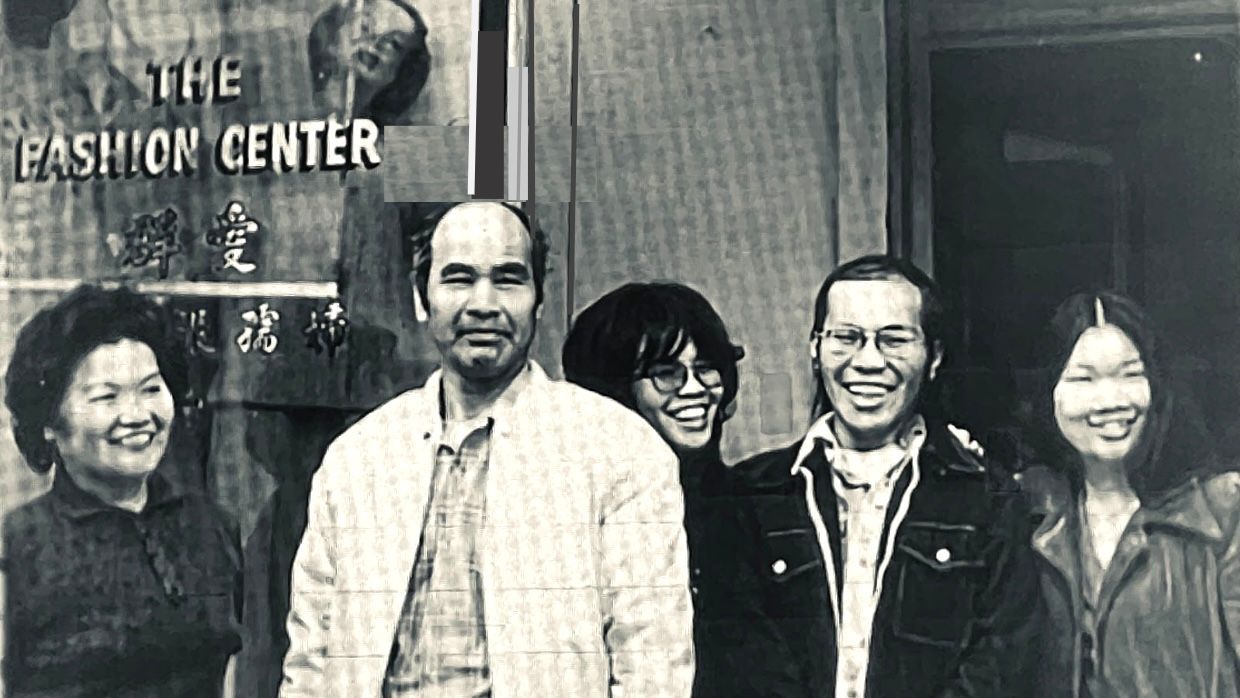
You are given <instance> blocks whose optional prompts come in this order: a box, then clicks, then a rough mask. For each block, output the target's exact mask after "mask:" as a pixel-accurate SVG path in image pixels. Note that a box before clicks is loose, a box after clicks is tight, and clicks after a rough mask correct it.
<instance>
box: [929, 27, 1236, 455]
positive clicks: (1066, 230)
mask: <svg viewBox="0 0 1240 698" xmlns="http://www.w3.org/2000/svg"><path fill="white" fill-rule="evenodd" d="M1237 46H1238V42H1237V40H1236V39H1235V37H1232V36H1211V37H1208V38H1170V39H1168V38H1160V39H1139V40H1126V41H1119V42H1108V43H1094V44H1080V45H1069V46H1041V47H1019V48H1010V47H1006V48H989V49H956V50H944V51H939V52H936V53H934V54H932V56H931V81H932V83H931V84H932V94H933V107H932V138H933V151H934V170H933V174H934V180H933V198H934V212H935V213H934V234H933V249H934V269H935V275H936V277H937V278H938V280H939V281H940V283H941V284H942V285H943V287H944V289H945V292H946V293H947V295H948V300H949V302H950V304H951V307H952V309H953V310H954V313H955V317H956V318H957V326H956V327H955V330H956V333H955V334H956V339H957V340H958V341H957V343H956V345H955V347H954V349H955V352H954V357H952V358H953V359H954V360H952V362H951V367H950V369H949V370H948V371H946V372H945V376H944V378H945V380H944V382H945V389H946V394H947V397H948V401H949V409H950V410H951V412H950V413H951V414H952V415H953V417H954V418H958V419H959V420H961V422H963V423H965V424H967V425H969V426H970V427H971V428H972V429H974V430H975V433H979V432H980V433H984V434H987V436H988V440H989V441H990V442H992V443H998V444H1000V451H1001V452H1002V453H1003V454H1004V455H1005V456H1007V457H1012V458H1015V457H1016V456H1015V454H1016V453H1017V452H1018V451H1019V449H1018V448H1017V445H1018V443H1019V440H1020V433H1021V425H1022V424H1024V423H1027V421H1026V420H1027V419H1028V417H1029V413H1030V410H1031V404H1030V403H1031V400H1030V399H1029V397H1030V395H1031V391H1032V390H1033V384H1032V383H1033V381H1032V379H1033V377H1034V374H1033V373H1032V371H1031V369H1033V368H1034V367H1035V366H1036V365H1037V363H1038V353H1037V352H1038V346H1039V341H1040V339H1041V336H1042V328H1043V327H1044V326H1045V323H1046V321H1047V320H1048V319H1049V316H1050V313H1051V312H1052V311H1053V309H1054V307H1055V306H1056V305H1057V304H1058V303H1059V302H1060V301H1061V300H1063V299H1064V298H1066V297H1067V296H1068V295H1070V294H1071V293H1074V292H1077V291H1085V290H1090V289H1097V288H1111V289H1114V290H1117V291H1120V292H1122V293H1126V294H1128V295H1130V296H1132V297H1133V298H1134V299H1135V300H1137V301H1138V302H1139V303H1141V304H1142V305H1144V306H1145V308H1146V309H1147V310H1148V311H1149V312H1150V314H1151V315H1152V316H1153V318H1154V320H1155V322H1156V323H1157V324H1158V325H1159V326H1160V328H1161V330H1162V331H1163V334H1164V335H1165V336H1166V338H1167V339H1168V340H1169V348H1170V350H1171V351H1170V352H1169V356H1170V358H1171V359H1172V364H1173V367H1174V370H1175V373H1176V374H1177V378H1179V379H1180V380H1181V381H1182V382H1183V383H1184V384H1185V385H1187V386H1188V388H1189V393H1190V402H1193V403H1195V404H1196V405H1197V406H1199V408H1200V412H1201V415H1202V417H1201V418H1202V420H1203V422H1204V423H1205V426H1206V427H1207V429H1208V430H1209V431H1210V432H1211V433H1212V434H1213V437H1214V438H1215V439H1216V440H1218V442H1219V443H1221V444H1222V446H1223V449H1224V451H1226V452H1229V453H1232V454H1234V453H1236V452H1237V451H1240V448H1237V446H1240V419H1237V418H1235V417H1233V415H1237V414H1240V370H1238V369H1237V368H1234V367H1236V366H1240V362H1237V360H1236V358H1235V357H1237V356H1240V273H1237V270H1240V234H1238V231H1237V230H1236V227H1237V224H1238V222H1240V158H1238V157H1237V155H1238V152H1240V149H1238V147H1237V146H1238V143H1240V138H1238V137H1237V127H1238V126H1240V100H1238V99H1237V55H1238V50H1237ZM1016 467H1020V465H1019V464H1016Z"/></svg>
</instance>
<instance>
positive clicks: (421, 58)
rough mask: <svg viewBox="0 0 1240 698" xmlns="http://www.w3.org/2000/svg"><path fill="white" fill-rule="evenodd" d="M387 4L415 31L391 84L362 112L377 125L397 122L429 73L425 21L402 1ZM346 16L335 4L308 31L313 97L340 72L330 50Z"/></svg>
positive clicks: (340, 7)
mask: <svg viewBox="0 0 1240 698" xmlns="http://www.w3.org/2000/svg"><path fill="white" fill-rule="evenodd" d="M387 1H388V2H391V3H392V4H393V5H396V6H397V7H399V8H400V9H402V10H404V11H405V13H406V14H408V15H409V16H410V17H412V18H413V21H414V24H415V25H416V26H417V29H416V30H415V32H414V33H415V35H414V43H413V45H412V46H410V47H409V50H408V52H407V53H406V54H405V57H404V58H403V59H402V60H401V62H400V65H399V66H398V67H397V69H396V77H395V78H394V79H393V80H392V82H391V84H389V85H387V86H385V87H384V88H383V89H381V90H379V92H378V93H376V94H375V96H374V98H373V99H372V100H371V101H370V104H369V105H366V108H365V110H364V111H363V113H362V115H363V116H365V117H367V118H370V119H373V120H374V121H375V123H377V124H378V125H380V126H383V125H386V124H394V123H398V121H399V119H400V118H401V116H403V115H404V113H405V112H406V111H408V110H409V108H410V107H412V106H413V103H414V102H415V101H417V99H418V95H420V94H421V93H422V88H423V87H425V86H426V80H427V78H428V77H429V76H430V70H431V53H430V49H428V48H427V46H426V35H427V28H426V22H424V21H422V15H420V14H418V11H417V10H416V9H414V7H413V6H412V5H410V4H408V3H406V2H403V0H387ZM348 14H349V13H348V7H347V5H346V4H345V3H344V2H341V3H338V4H336V5H334V6H333V7H332V8H331V9H329V10H327V11H326V12H324V13H323V14H321V15H319V17H318V19H316V20H315V21H314V26H312V27H311V29H310V39H309V53H310V78H311V85H312V86H313V88H314V92H315V93H316V94H317V93H321V92H322V91H323V90H325V89H327V85H328V83H329V82H330V80H331V76H332V75H333V74H335V73H336V71H337V70H339V69H340V68H339V65H338V63H337V59H336V57H335V55H334V53H333V52H332V50H331V48H332V47H333V46H334V45H335V44H336V42H337V40H338V39H339V37H340V30H341V28H342V27H343V26H344V23H345V22H346V21H347V20H348Z"/></svg>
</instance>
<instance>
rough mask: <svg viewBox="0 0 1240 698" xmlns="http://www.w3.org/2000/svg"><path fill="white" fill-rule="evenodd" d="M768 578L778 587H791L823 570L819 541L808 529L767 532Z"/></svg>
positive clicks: (765, 535) (766, 556) (765, 534)
mask: <svg viewBox="0 0 1240 698" xmlns="http://www.w3.org/2000/svg"><path fill="white" fill-rule="evenodd" d="M763 535H764V538H765V539H766V555H765V558H766V559H765V560H764V562H766V575H767V578H768V579H769V580H770V581H772V582H774V583H776V584H790V583H793V582H795V581H798V580H800V579H802V578H804V577H807V576H808V577H813V575H812V574H811V573H812V572H813V571H814V570H820V572H819V573H820V574H821V570H822V568H823V564H822V551H821V550H820V549H819V547H818V538H817V536H815V535H814V532H813V530H812V529H809V528H788V529H782V530H775V531H766V532H765V533H764V534H763Z"/></svg>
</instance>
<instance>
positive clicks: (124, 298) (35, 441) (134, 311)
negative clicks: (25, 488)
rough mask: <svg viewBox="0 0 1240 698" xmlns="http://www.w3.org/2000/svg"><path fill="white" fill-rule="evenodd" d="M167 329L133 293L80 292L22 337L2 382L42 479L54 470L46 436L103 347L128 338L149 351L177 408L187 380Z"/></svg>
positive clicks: (157, 311) (162, 316)
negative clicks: (90, 358) (72, 385)
mask: <svg viewBox="0 0 1240 698" xmlns="http://www.w3.org/2000/svg"><path fill="white" fill-rule="evenodd" d="M170 327H171V324H170V323H169V321H168V315H167V314H166V313H165V312H164V309H163V308H161V307H160V306H159V305H157V304H156V303H155V302H154V301H152V300H150V299H149V298H147V297H145V296H142V295H139V294H137V293H135V292H133V291H130V290H128V289H118V290H114V291H108V290H103V289H101V288H99V287H97V286H89V285H83V286H79V287H77V288H76V289H74V290H73V291H72V292H70V293H69V294H68V295H67V296H65V297H64V298H63V299H61V300H60V302H58V303H56V304H55V305H53V306H51V307H48V308H44V309H43V310H40V311H39V312H38V313H36V314H35V316H34V317H33V318H31V319H30V321H29V322H27V323H26V324H25V325H24V326H23V327H22V329H21V331H20V332H19V333H18V335H17V344H16V346H15V347H14V349H13V357H12V358H11V359H10V360H9V367H8V371H7V373H6V374H5V377H4V387H5V395H4V402H5V405H6V406H7V407H8V408H9V413H10V415H11V417H12V422H13V437H14V439H15V440H16V441H17V448H18V449H19V450H20V451H21V454H22V456H23V457H24V458H25V459H26V464H27V465H28V466H29V467H30V468H31V469H32V470H34V471H35V472H38V473H45V472H47V471H48V470H49V469H50V468H51V467H52V465H53V463H54V462H55V455H56V454H55V448H54V447H53V446H52V445H51V444H49V443H48V442H47V441H46V440H44V438H43V430H44V428H45V427H48V426H51V425H52V424H53V423H55V421H56V419H57V415H58V414H59V412H60V404H61V401H62V400H63V398H64V395H65V390H66V389H67V388H68V386H69V382H70V381H71V380H72V379H73V373H74V372H75V371H76V370H77V367H78V364H79V363H80V362H81V360H82V359H83V358H85V357H86V355H87V354H89V353H91V352H92V351H94V350H95V349H96V348H98V347H100V346H103V345H106V344H114V343H116V342H119V341H121V340H122V339H131V340H134V341H137V342H142V343H143V344H145V345H147V346H148V347H150V348H151V351H152V352H154V354H155V359H156V360H157V361H158V363H159V371H160V373H161V374H162V376H163V379H164V382H165V383H166V384H167V385H168V389H169V391H170V392H171V393H172V396H173V399H174V400H176V401H177V403H178V404H180V403H181V402H182V401H183V398H184V396H185V391H186V387H187V382H188V373H187V370H186V363H185V355H184V353H183V352H181V351H179V347H178V346H177V345H176V344H175V340H174V339H173V337H172V336H171V333H170V330H169V328H170Z"/></svg>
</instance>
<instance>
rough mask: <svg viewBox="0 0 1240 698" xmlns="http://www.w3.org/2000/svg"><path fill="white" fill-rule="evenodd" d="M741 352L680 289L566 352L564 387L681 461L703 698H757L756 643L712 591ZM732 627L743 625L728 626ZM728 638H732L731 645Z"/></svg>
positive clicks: (627, 310) (647, 291)
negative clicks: (583, 393)
mask: <svg viewBox="0 0 1240 698" xmlns="http://www.w3.org/2000/svg"><path fill="white" fill-rule="evenodd" d="M743 355H744V352H743V350H742V349H741V348H740V347H739V346H737V345H735V344H733V343H732V340H731V338H730V337H729V335H728V331H727V328H726V327H724V324H723V320H722V319H721V318H720V317H719V314H718V313H717V312H715V309H714V308H713V307H712V306H711V304H710V302H709V301H707V300H706V298H704V297H703V296H702V294H700V293H698V292H697V291H695V290H693V289H691V288H689V287H687V286H684V285H682V284H676V283H630V284H625V285H624V286H621V287H620V288H617V289H615V290H613V291H611V292H610V293H608V294H606V295H604V296H603V297H602V298H600V299H599V300H597V301H595V302H594V304H592V305H590V306H589V307H588V308H586V309H585V310H583V311H582V312H581V314H580V315H578V316H577V319H576V321H575V322H574V323H573V327H572V329H570V330H569V333H568V338H567V340H566V341H565V343H564V350H563V365H564V377H565V378H567V379H568V380H569V381H571V382H573V383H577V384H578V385H581V386H582V387H585V388H589V389H590V390H593V391H595V392H597V393H601V394H603V395H606V396H607V397H610V398H612V399H614V400H616V401H618V402H620V403H621V404H623V405H625V406H626V407H628V408H629V409H631V410H633V411H635V412H637V413H638V414H641V415H642V416H643V417H645V418H646V420H647V421H648V422H650V425H651V426H652V427H654V429H655V431H657V432H658V433H659V435H660V436H662V437H663V439H664V441H666V442H667V443H668V445H669V446H671V447H672V450H674V451H675V452H676V453H677V455H678V456H679V457H680V466H681V467H680V480H681V486H682V488H683V489H684V493H685V532H686V535H687V537H688V540H689V563H690V570H691V575H692V579H690V586H691V589H692V592H693V603H694V614H695V623H694V643H695V645H696V648H695V649H696V663H697V680H696V681H695V684H694V695H695V696H702V697H703V698H705V697H707V696H710V697H718V698H724V697H725V696H741V695H753V694H752V693H749V692H747V688H746V687H745V686H744V685H742V679H743V678H744V677H746V676H752V675H753V673H754V672H753V671H750V670H749V669H747V668H746V667H745V663H746V662H751V663H752V662H753V661H754V659H755V653H753V652H749V651H746V650H745V649H743V648H742V647H741V645H742V644H743V642H744V641H745V640H743V639H742V638H744V637H754V634H751V633H746V632H744V629H743V628H738V630H740V631H741V632H725V631H724V630H723V629H722V624H721V623H718V622H714V621H712V620H710V619H712V618H717V617H718V616H717V614H716V613H715V612H714V611H716V610H718V611H721V612H723V613H725V614H726V612H727V610H728V609H712V608H711V607H712V603H711V600H710V599H711V598H712V597H713V593H712V586H713V585H714V584H730V583H732V580H733V579H734V578H735V575H734V574H732V573H731V572H730V571H729V568H727V567H726V566H727V565H729V564H731V563H730V562H729V561H730V560H731V558H732V556H731V555H730V554H729V548H730V547H731V545H732V544H733V543H734V542H735V539H734V538H732V537H730V536H729V535H728V533H727V530H728V524H729V523H730V521H731V519H730V515H731V510H730V509H731V507H730V505H729V500H728V499H727V498H726V497H725V494H726V492H727V485H726V483H727V481H728V476H727V472H728V471H727V468H726V467H725V465H724V463H723V459H722V457H721V456H720V450H719V443H720V439H721V437H722V433H723V423H724V421H726V420H727V419H728V417H730V416H731V415H732V412H733V411H734V408H735V403H734V401H735V399H736V393H737V385H738V380H737V371H736V363H737V362H738V361H739V360H740V359H741V357H742V356H743ZM729 622H730V623H732V624H733V625H735V624H736V623H737V622H738V621H735V620H730V621H729ZM724 636H726V637H724Z"/></svg>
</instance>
